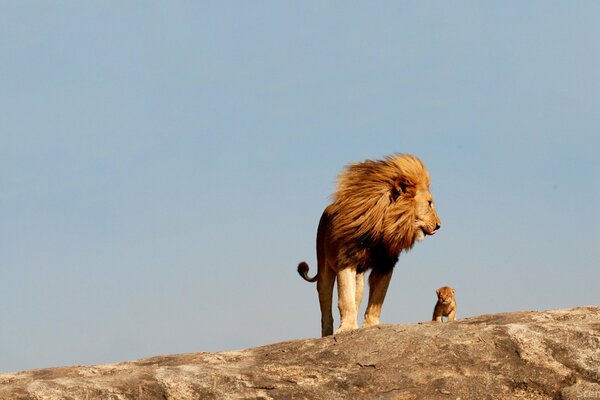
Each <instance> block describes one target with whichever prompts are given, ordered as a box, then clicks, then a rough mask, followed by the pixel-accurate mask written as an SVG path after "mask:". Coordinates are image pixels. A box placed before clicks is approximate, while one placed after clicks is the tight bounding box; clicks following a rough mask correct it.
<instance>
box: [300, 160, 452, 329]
mask: <svg viewBox="0 0 600 400" xmlns="http://www.w3.org/2000/svg"><path fill="white" fill-rule="evenodd" d="M439 228H440V219H439V218H438V215H437V213H436V212H435V208H434V205H433V196H432V195H431V193H430V192H429V173H428V172H427V169H426V168H425V165H424V164H423V163H422V162H421V160H419V159H418V158H417V157H415V156H411V155H409V154H396V155H392V156H389V157H387V158H385V159H384V160H379V161H372V160H367V161H364V162H361V163H356V164H350V165H349V166H348V167H347V168H346V169H345V170H344V171H342V173H341V174H340V175H339V178H338V186H337V191H336V192H335V194H334V195H333V203H331V204H330V205H329V206H327V208H325V211H324V212H323V215H322V216H321V221H320V222H319V229H318V231H317V262H318V267H317V268H318V271H317V275H315V276H314V277H313V278H310V277H309V276H308V264H306V263H305V262H301V263H300V264H299V265H298V273H299V274H300V276H301V277H302V278H304V279H305V280H307V281H308V282H315V281H316V282H317V291H318V292H319V304H320V306H321V335H322V336H327V335H331V334H332V333H333V315H332V313H331V305H332V298H333V286H334V283H335V279H336V276H337V282H338V307H339V310H340V320H341V321H340V327H339V328H338V329H337V330H336V333H342V332H348V331H351V330H353V329H357V328H358V324H357V310H358V308H359V306H360V303H361V300H362V295H363V288H364V282H365V272H366V271H367V270H369V269H371V270H372V271H371V274H370V275H369V286H370V290H369V304H368V306H367V310H366V312H365V320H364V325H363V326H364V327H369V326H373V325H377V324H379V316H380V315H381V306H382V304H383V300H384V298H385V294H386V292H387V288H388V285H389V283H390V278H391V277H392V271H393V268H394V265H395V264H396V262H397V261H398V256H399V255H400V252H401V251H402V250H408V249H410V248H412V246H413V245H414V243H415V242H416V241H419V240H422V239H424V238H425V236H426V235H433V234H434V233H435V232H436V231H437V230H438V229H439Z"/></svg>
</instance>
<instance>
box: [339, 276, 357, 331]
mask: <svg viewBox="0 0 600 400" xmlns="http://www.w3.org/2000/svg"><path fill="white" fill-rule="evenodd" d="M337 283H338V308H339V310H340V327H339V328H338V329H337V330H336V331H335V333H336V334H337V333H343V332H350V331H352V330H354V329H357V328H358V323H357V310H356V270H355V269H354V268H342V269H341V270H340V271H338V273H337Z"/></svg>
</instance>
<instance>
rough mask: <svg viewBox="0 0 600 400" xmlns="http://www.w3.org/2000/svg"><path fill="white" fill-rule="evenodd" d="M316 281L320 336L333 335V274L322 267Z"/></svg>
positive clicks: (325, 267) (328, 269)
mask: <svg viewBox="0 0 600 400" xmlns="http://www.w3.org/2000/svg"><path fill="white" fill-rule="evenodd" d="M320 267H321V265H319V277H318V280H317V292H318V293H319V306H320V307H321V336H323V337H324V336H329V335H333V314H332V311H331V307H332V305H333V286H334V284H335V273H334V271H333V270H332V269H331V268H328V267H327V266H324V267H323V268H320Z"/></svg>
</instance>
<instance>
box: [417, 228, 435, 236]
mask: <svg viewBox="0 0 600 400" xmlns="http://www.w3.org/2000/svg"><path fill="white" fill-rule="evenodd" d="M421 232H423V235H424V236H433V235H435V233H436V232H437V229H436V230H433V231H431V232H430V231H428V230H427V229H425V228H423V227H421Z"/></svg>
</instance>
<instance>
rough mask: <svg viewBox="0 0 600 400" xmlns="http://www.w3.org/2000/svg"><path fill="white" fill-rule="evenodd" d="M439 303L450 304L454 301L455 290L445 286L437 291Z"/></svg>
mask: <svg viewBox="0 0 600 400" xmlns="http://www.w3.org/2000/svg"><path fill="white" fill-rule="evenodd" d="M435 293H436V294H437V297H438V301H439V302H440V303H442V304H450V303H452V300H454V289H452V288H451V287H448V286H443V287H441V288H439V289H438V290H436V291H435Z"/></svg>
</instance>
